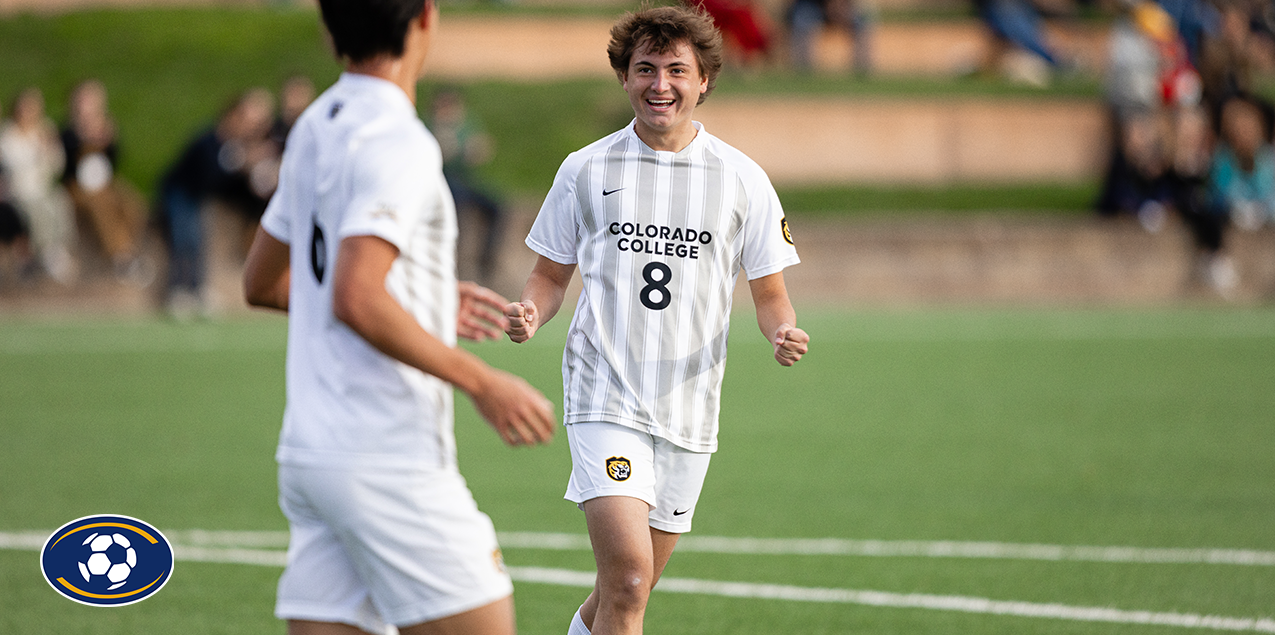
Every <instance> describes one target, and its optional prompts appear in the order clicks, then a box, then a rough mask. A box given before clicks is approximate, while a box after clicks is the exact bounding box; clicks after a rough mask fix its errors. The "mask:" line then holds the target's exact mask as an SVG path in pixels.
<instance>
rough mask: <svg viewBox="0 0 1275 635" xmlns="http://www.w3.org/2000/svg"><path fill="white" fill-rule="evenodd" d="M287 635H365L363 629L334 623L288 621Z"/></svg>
mask: <svg viewBox="0 0 1275 635" xmlns="http://www.w3.org/2000/svg"><path fill="white" fill-rule="evenodd" d="M288 635H366V634H365V633H364V632H363V629H360V628H355V627H353V626H350V625H349V624H338V623H335V622H311V621H309V620H288Z"/></svg>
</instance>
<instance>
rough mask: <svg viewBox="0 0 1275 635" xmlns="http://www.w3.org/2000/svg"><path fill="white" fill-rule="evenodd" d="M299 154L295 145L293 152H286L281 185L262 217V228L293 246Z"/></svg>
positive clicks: (280, 177) (281, 169)
mask: <svg viewBox="0 0 1275 635" xmlns="http://www.w3.org/2000/svg"><path fill="white" fill-rule="evenodd" d="M297 152H300V149H299V148H297V147H296V146H295V145H294V146H293V152H286V151H285V152H284V155H283V160H282V162H281V163H280V165H279V183H278V185H277V186H276V187H275V190H274V194H273V195H271V196H270V202H269V203H267V204H266V211H265V213H263V214H262V215H261V228H262V229H263V230H265V232H266V233H267V234H270V236H271V237H272V238H274V239H275V240H278V241H279V242H281V243H283V244H285V245H290V244H292V220H293V215H294V214H295V213H296V201H295V200H294V199H295V193H294V189H295V188H296V178H295V175H294V171H295V169H296V168H295V166H296V159H295V157H296V156H297Z"/></svg>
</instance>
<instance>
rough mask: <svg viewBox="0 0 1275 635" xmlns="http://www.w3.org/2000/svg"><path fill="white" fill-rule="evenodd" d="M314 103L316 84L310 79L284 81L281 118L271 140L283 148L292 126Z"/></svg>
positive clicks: (298, 77)
mask: <svg viewBox="0 0 1275 635" xmlns="http://www.w3.org/2000/svg"><path fill="white" fill-rule="evenodd" d="M312 101H314V82H312V81H310V78H309V77H306V76H305V75H293V76H291V77H289V78H288V79H286V80H284V82H283V87H282V88H281V89H280V90H279V116H278V117H276V118H275V120H274V125H273V126H271V128H270V140H271V141H274V142H275V144H277V145H278V146H279V147H280V148H283V146H284V145H285V144H286V143H287V141H288V133H289V132H291V131H292V125H293V124H295V123H296V122H297V118H298V117H300V116H301V113H303V112H305V109H306V108H307V107H309V105H310V102H312Z"/></svg>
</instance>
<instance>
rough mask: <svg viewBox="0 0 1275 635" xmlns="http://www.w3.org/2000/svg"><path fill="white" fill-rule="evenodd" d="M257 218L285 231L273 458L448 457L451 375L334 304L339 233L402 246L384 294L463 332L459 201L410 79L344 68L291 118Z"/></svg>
mask: <svg viewBox="0 0 1275 635" xmlns="http://www.w3.org/2000/svg"><path fill="white" fill-rule="evenodd" d="M261 224H262V227H263V228H264V229H265V230H266V231H267V232H268V233H269V234H270V235H271V236H273V237H275V238H276V239H277V240H279V241H281V242H283V243H286V244H288V245H289V249H290V263H291V287H290V290H289V300H288V303H289V306H288V359H287V384H288V389H287V394H288V402H287V406H286V408H285V411H284V420H283V430H282V432H281V433H280V435H279V448H278V452H277V454H276V458H277V459H278V461H279V462H280V463H282V464H287V465H302V466H315V467H333V468H372V469H385V468H397V469H439V468H444V469H454V468H455V463H456V459H455V441H454V438H453V431H452V430H453V425H452V421H453V420H452V417H453V413H452V399H453V397H452V387H451V385H450V384H448V383H446V382H444V381H442V380H440V379H438V378H437V377H434V376H431V375H427V374H425V373H423V372H421V371H419V370H417V369H415V368H412V367H411V366H408V365H406V364H403V363H401V362H399V361H396V360H394V359H392V358H390V357H388V356H386V355H385V354H383V353H381V352H380V351H378V350H376V349H375V348H373V347H372V345H371V344H369V343H368V342H367V341H366V340H364V339H363V338H362V337H360V336H359V335H358V334H357V333H355V332H354V331H352V330H351V329H350V328H349V327H348V326H346V325H345V324H344V323H343V322H341V321H340V320H338V319H337V318H336V316H335V315H333V313H332V282H333V281H332V278H333V274H334V269H335V264H336V258H337V253H338V246H339V244H340V242H341V240H342V239H344V238H347V237H350V236H376V237H379V238H382V239H384V240H385V241H387V242H389V243H390V244H392V245H394V246H395V247H397V248H398V251H399V255H398V258H396V259H395V261H394V263H393V265H392V266H391V267H390V271H389V273H388V274H387V275H386V279H385V284H386V288H387V290H388V291H389V292H390V295H391V296H393V297H394V299H395V300H397V301H398V303H399V304H400V305H402V306H403V308H404V309H406V310H407V312H408V313H410V314H411V315H412V316H413V317H414V318H415V319H416V321H417V322H418V323H419V324H420V325H421V326H422V327H423V328H424V329H425V330H426V331H428V332H429V333H431V334H432V335H434V336H435V337H437V338H438V339H439V340H441V341H443V342H445V343H447V344H448V345H454V344H455V342H456V311H457V305H458V303H459V299H458V296H457V290H456V257H455V253H456V247H455V243H456V234H457V231H456V211H455V205H454V203H453V201H452V196H451V191H450V190H448V189H447V183H446V181H444V180H443V173H442V154H441V153H440V151H439V147H438V143H437V142H436V141H435V140H434V137H433V135H431V134H430V133H429V131H428V130H427V129H426V128H425V125H424V124H423V123H421V120H420V118H419V117H418V116H417V114H416V109H415V107H414V106H413V105H412V103H411V102H410V101H409V100H408V98H407V95H406V94H404V93H403V91H402V89H400V88H398V87H397V86H395V85H394V84H392V83H390V82H387V81H385V80H381V79H377V78H374V77H369V76H366V75H355V74H349V73H347V74H344V75H342V76H341V79H340V80H339V81H338V82H337V83H336V84H335V85H333V86H332V87H331V88H329V89H328V90H327V91H325V92H324V93H323V94H322V95H321V96H319V98H318V99H317V100H315V102H314V103H313V104H312V105H311V106H310V107H309V108H308V109H307V110H306V111H305V113H304V114H303V115H302V116H301V117H300V119H298V120H297V124H296V126H295V127H294V128H293V131H292V133H291V134H290V135H289V138H288V148H287V150H286V151H285V153H284V156H283V164H282V166H281V168H280V174H279V187H278V190H277V191H276V192H275V195H274V197H272V198H271V200H270V204H269V206H268V207H267V209H266V212H265V215H264V216H263V217H262V220H261Z"/></svg>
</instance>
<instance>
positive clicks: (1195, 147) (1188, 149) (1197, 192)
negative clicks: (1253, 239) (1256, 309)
mask: <svg viewBox="0 0 1275 635" xmlns="http://www.w3.org/2000/svg"><path fill="white" fill-rule="evenodd" d="M1212 137H1213V135H1212V126H1211V125H1210V124H1209V119H1208V115H1207V112H1206V111H1205V109H1204V108H1202V107H1199V106H1197V107H1193V108H1181V109H1179V110H1178V112H1177V113H1176V115H1175V119H1174V126H1173V162H1172V165H1171V166H1170V169H1169V173H1168V182H1169V189H1170V192H1171V195H1172V199H1171V200H1172V205H1173V207H1174V209H1176V210H1177V211H1178V213H1179V214H1180V215H1181V217H1182V220H1183V222H1184V223H1185V225H1186V227H1187V230H1188V231H1189V232H1190V233H1191V238H1192V242H1193V244H1194V245H1195V252H1196V263H1195V266H1194V267H1193V275H1194V276H1195V277H1196V278H1197V279H1199V280H1200V281H1202V282H1204V283H1205V284H1207V285H1208V286H1209V287H1211V288H1212V289H1214V290H1215V291H1218V292H1219V293H1223V294H1227V293H1229V292H1230V291H1231V290H1233V289H1234V287H1235V285H1236V284H1237V283H1238V281H1239V280H1238V278H1237V276H1236V273H1235V266H1234V264H1233V263H1232V262H1231V259H1230V257H1229V256H1228V255H1227V254H1226V252H1225V236H1226V225H1227V217H1226V213H1225V210H1223V209H1222V208H1221V207H1219V206H1217V205H1215V204H1214V202H1213V200H1212V197H1211V195H1210V192H1209V180H1208V179H1209V171H1210V169H1211V168H1212V161H1213V145H1214V144H1213V138H1212Z"/></svg>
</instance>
